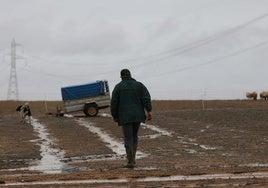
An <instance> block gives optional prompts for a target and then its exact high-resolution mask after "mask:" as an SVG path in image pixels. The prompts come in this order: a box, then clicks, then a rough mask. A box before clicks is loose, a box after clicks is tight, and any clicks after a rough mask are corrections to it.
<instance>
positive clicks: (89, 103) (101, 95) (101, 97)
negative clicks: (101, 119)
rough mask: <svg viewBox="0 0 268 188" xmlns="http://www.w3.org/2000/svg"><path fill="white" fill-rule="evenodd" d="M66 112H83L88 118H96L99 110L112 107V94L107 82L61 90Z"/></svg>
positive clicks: (102, 81)
mask: <svg viewBox="0 0 268 188" xmlns="http://www.w3.org/2000/svg"><path fill="white" fill-rule="evenodd" d="M61 96H62V100H63V103H64V106H65V111H66V112H67V113H70V112H78V111H83V112H84V114H85V115H87V116H96V115H97V114H98V112H99V109H103V108H107V107H109V106H110V92H109V85H108V81H107V80H101V81H96V82H91V83H87V84H82V85H74V86H68V87H62V88H61Z"/></svg>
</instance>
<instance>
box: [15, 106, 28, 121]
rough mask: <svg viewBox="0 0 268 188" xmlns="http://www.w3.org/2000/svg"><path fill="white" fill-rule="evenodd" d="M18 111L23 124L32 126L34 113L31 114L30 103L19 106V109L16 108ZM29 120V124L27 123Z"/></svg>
mask: <svg viewBox="0 0 268 188" xmlns="http://www.w3.org/2000/svg"><path fill="white" fill-rule="evenodd" d="M16 111H17V112H19V114H20V118H21V120H20V121H21V122H22V123H29V124H31V116H32V113H31V109H30V106H29V104H28V103H25V104H24V105H19V106H18V107H17V108H16ZM27 120H28V122H27Z"/></svg>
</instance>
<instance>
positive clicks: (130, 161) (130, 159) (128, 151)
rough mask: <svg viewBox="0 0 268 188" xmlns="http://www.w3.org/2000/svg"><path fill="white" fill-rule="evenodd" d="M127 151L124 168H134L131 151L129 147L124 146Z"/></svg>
mask: <svg viewBox="0 0 268 188" xmlns="http://www.w3.org/2000/svg"><path fill="white" fill-rule="evenodd" d="M126 153H127V165H126V168H134V158H133V151H131V150H130V149H129V148H126Z"/></svg>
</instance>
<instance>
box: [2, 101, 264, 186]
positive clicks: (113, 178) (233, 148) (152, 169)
mask: <svg viewBox="0 0 268 188" xmlns="http://www.w3.org/2000/svg"><path fill="white" fill-rule="evenodd" d="M58 104H61V103H60V102H30V106H31V110H32V115H33V117H34V118H35V119H36V120H37V121H38V123H40V124H41V125H42V126H43V127H44V128H45V131H46V134H47V137H48V138H49V139H50V140H52V141H53V143H49V146H48V147H50V148H54V149H57V150H59V151H63V152H64V156H63V157H61V158H60V159H59V160H60V161H61V162H62V163H63V164H64V166H62V169H60V173H58V172H57V173H48V172H47V171H46V170H43V171H38V170H32V169H31V168H30V167H31V166H34V165H38V162H40V161H41V160H42V158H43V157H44V156H42V152H41V148H42V144H43V143H44V140H40V137H39V135H38V133H37V132H36V130H35V129H34V126H33V125H29V124H22V123H21V122H20V119H19V116H18V114H17V113H16V111H15V109H16V105H18V102H10V101H1V102H0V109H1V110H0V186H1V185H3V186H4V185H8V187H13V186H14V187H16V186H23V187H73V186H80V187H89V185H90V187H177V186H181V187H217V186H218V187H239V186H241V187H243V186H247V187H267V186H268V174H267V173H268V157H267V156H268V102H267V101H261V100H259V101H251V100H230V101H203V102H202V101H153V108H154V113H153V120H152V121H150V122H146V123H145V124H143V125H141V128H140V131H139V146H138V150H139V155H138V159H137V167H136V168H134V169H127V168H124V165H125V164H126V159H125V155H124V154H122V153H120V152H117V150H116V149H118V148H114V147H119V149H120V147H122V146H123V145H122V143H123V137H122V131H121V128H120V127H118V126H117V124H116V123H114V122H113V121H112V118H111V117H110V114H109V111H108V110H107V109H106V110H102V111H100V113H99V115H98V116H97V117H91V118H89V117H85V116H84V115H83V114H80V113H77V114H72V116H71V117H56V115H55V111H56V105H58ZM81 122H82V123H84V124H87V125H88V126H89V127H87V126H84V125H82V124H81ZM90 126H93V128H95V129H96V128H97V130H98V131H101V133H103V134H105V135H108V137H109V138H108V140H109V139H112V140H113V139H114V140H115V141H116V144H117V145H116V144H115V146H110V145H109V143H108V142H109V141H108V142H107V140H106V141H104V140H103V139H102V138H101V137H100V135H99V134H98V133H96V132H94V131H91V130H90ZM112 140H111V141H112ZM121 149H122V148H121ZM55 155H56V154H55ZM47 165H48V166H49V165H51V164H50V163H49V164H47ZM248 173H263V174H265V175H264V177H262V178H253V177H247V175H248ZM215 174H218V175H219V174H231V175H241V178H229V179H225V178H223V177H224V175H222V178H220V177H219V178H212V179H210V178H207V179H202V178H201V177H202V175H211V176H212V175H215ZM243 175H245V176H243ZM173 176H180V177H181V176H182V179H180V180H176V179H174V180H173V179H172V178H171V179H170V180H168V181H167V180H164V179H163V177H173ZM146 177H158V178H159V179H158V180H154V181H144V180H143V178H146ZM184 177H185V178H184ZM186 177H191V178H189V179H187V178H186ZM192 177H196V179H195V180H193V178H192ZM199 177H200V178H199ZM161 178H162V179H161ZM183 178H184V179H183ZM74 180H77V182H70V181H74ZM85 180H87V181H88V180H92V182H86V181H85ZM93 180H99V181H95V182H94V181H93ZM104 180H105V181H107V182H105V181H104ZM52 181H55V182H52ZM120 181H122V182H120ZM1 182H2V183H1ZM34 182H43V183H39V184H38V186H37V185H35V184H34ZM44 182H47V184H46V183H44ZM68 182H69V183H68Z"/></svg>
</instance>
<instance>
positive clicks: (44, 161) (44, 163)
mask: <svg viewBox="0 0 268 188" xmlns="http://www.w3.org/2000/svg"><path fill="white" fill-rule="evenodd" d="M31 125H32V126H33V129H34V131H35V132H36V133H37V134H38V137H39V139H37V140H35V142H37V144H38V145H39V146H40V153H41V159H40V160H39V161H37V164H36V165H34V166H30V167H29V170H37V171H41V172H44V173H54V174H55V173H61V172H62V171H63V170H64V168H66V167H67V164H66V163H64V162H62V159H63V158H64V153H65V152H64V151H63V150H60V149H59V148H58V146H57V145H56V143H54V142H53V140H52V139H50V138H49V133H48V132H47V130H46V128H45V126H44V125H43V124H41V123H39V122H38V120H37V119H35V118H32V121H31Z"/></svg>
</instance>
